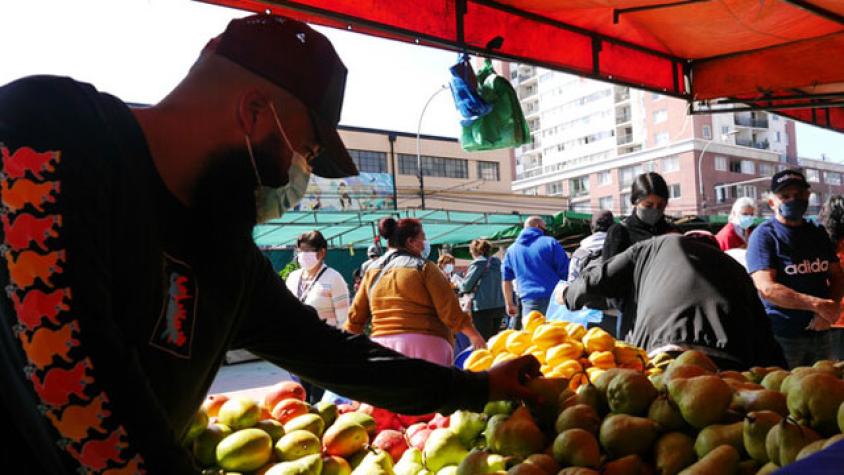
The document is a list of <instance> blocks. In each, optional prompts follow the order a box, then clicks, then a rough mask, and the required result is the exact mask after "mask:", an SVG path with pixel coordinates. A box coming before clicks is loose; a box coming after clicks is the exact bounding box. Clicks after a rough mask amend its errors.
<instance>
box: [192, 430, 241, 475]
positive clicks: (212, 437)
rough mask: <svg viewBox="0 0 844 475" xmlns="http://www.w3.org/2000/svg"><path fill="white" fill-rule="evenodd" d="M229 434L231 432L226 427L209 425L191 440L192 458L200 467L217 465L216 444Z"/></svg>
mask: <svg viewBox="0 0 844 475" xmlns="http://www.w3.org/2000/svg"><path fill="white" fill-rule="evenodd" d="M231 433H232V430H231V428H229V426H227V425H223V424H209V425H208V427H206V428H205V430H204V431H202V432H201V433H200V434H199V435H198V436H196V437H195V438H194V439H193V442H192V443H191V445H192V449H193V456H194V458H195V459H196V462H197V463H198V464H199V466H200V467H210V466H212V465H215V464H216V463H217V452H216V451H217V444H219V443H220V441H222V440H223V439H225V438H226V436H228V435H230V434H231Z"/></svg>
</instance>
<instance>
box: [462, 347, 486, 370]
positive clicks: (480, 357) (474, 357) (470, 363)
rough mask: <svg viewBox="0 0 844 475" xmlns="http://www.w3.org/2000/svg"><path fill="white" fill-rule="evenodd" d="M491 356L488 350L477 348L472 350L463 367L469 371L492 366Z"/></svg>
mask: <svg viewBox="0 0 844 475" xmlns="http://www.w3.org/2000/svg"><path fill="white" fill-rule="evenodd" d="M492 360H493V356H492V353H491V352H490V351H489V350H485V349H483V348H482V349H479V350H475V351H473V352H472V354H470V355H469V357H468V358H466V362H465V363H463V368H465V369H467V370H469V371H485V370H487V369H489V367H490V366H492Z"/></svg>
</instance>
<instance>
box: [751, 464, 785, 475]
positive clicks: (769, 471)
mask: <svg viewBox="0 0 844 475" xmlns="http://www.w3.org/2000/svg"><path fill="white" fill-rule="evenodd" d="M779 469H780V467H779V465H777V464H775V463H774V462H768V463H766V464H765V465H762V467H761V468H760V469H759V471H758V472H756V475H773V474H774V473H775V472H776V471H777V470H779Z"/></svg>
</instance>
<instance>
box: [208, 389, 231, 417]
mask: <svg viewBox="0 0 844 475" xmlns="http://www.w3.org/2000/svg"><path fill="white" fill-rule="evenodd" d="M228 400H229V397H228V396H226V395H225V394H211V395H209V396H208V397H207V398H205V401H203V402H202V408H203V409H205V413H206V414H208V417H217V413H218V412H220V407H221V406H222V405H223V404H225V403H226V401H228Z"/></svg>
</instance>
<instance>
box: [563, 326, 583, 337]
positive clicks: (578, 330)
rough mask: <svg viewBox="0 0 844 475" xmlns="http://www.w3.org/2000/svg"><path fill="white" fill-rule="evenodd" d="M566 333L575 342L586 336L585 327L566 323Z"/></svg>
mask: <svg viewBox="0 0 844 475" xmlns="http://www.w3.org/2000/svg"><path fill="white" fill-rule="evenodd" d="M566 332H568V334H569V336H570V337H572V338H574V339H575V340H581V339H583V335H585V334H586V327H584V326H583V325H581V324H579V323H567V324H566Z"/></svg>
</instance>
